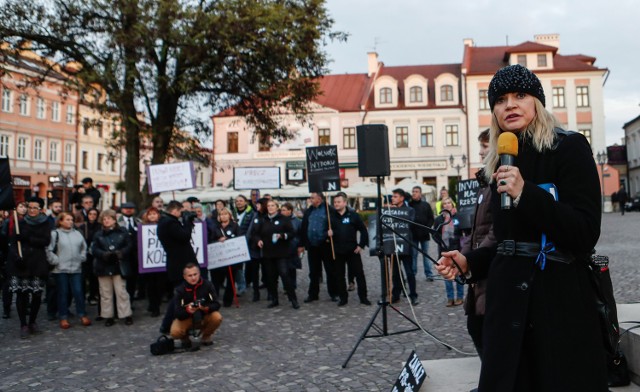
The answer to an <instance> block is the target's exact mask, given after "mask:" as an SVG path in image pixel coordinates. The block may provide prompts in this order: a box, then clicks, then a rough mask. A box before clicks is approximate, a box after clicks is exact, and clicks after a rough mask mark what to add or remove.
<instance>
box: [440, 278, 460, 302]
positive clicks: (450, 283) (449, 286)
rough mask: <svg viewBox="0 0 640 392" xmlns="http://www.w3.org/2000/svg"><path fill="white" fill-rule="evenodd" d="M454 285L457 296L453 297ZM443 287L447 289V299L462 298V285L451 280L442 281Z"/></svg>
mask: <svg viewBox="0 0 640 392" xmlns="http://www.w3.org/2000/svg"><path fill="white" fill-rule="evenodd" d="M454 284H455V285H456V291H457V294H458V295H457V296H456V297H455V298H454V297H453V285H454ZM444 287H445V289H446V290H447V299H463V298H464V285H463V284H460V283H458V282H455V283H454V282H453V281H451V280H445V281H444Z"/></svg>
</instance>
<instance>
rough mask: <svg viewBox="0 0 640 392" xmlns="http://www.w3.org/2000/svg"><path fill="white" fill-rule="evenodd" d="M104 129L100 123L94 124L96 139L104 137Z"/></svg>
mask: <svg viewBox="0 0 640 392" xmlns="http://www.w3.org/2000/svg"><path fill="white" fill-rule="evenodd" d="M103 129H104V125H103V124H102V121H98V122H97V123H96V131H97V132H98V137H99V138H102V136H104V134H103V131H102V130H103Z"/></svg>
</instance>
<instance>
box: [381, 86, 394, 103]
mask: <svg viewBox="0 0 640 392" xmlns="http://www.w3.org/2000/svg"><path fill="white" fill-rule="evenodd" d="M380 103H393V100H392V95H391V89H390V88H389V87H383V88H381V89H380Z"/></svg>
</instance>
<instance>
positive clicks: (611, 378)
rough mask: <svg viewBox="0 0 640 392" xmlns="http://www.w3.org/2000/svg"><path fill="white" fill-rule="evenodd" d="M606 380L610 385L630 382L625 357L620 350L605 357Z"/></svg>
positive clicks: (616, 385) (625, 384)
mask: <svg viewBox="0 0 640 392" xmlns="http://www.w3.org/2000/svg"><path fill="white" fill-rule="evenodd" d="M607 381H608V384H609V386H610V387H624V386H627V385H629V384H630V383H631V380H630V379H629V368H628V367H627V358H626V357H625V356H624V353H623V352H622V351H621V350H618V351H617V352H616V354H615V355H613V356H612V357H609V356H608V357H607Z"/></svg>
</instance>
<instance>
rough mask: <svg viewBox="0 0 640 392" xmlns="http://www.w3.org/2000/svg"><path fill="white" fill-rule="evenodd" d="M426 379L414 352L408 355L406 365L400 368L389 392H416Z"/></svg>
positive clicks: (425, 374)
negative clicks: (400, 370)
mask: <svg viewBox="0 0 640 392" xmlns="http://www.w3.org/2000/svg"><path fill="white" fill-rule="evenodd" d="M426 378H427V373H426V372H425V370H424V367H423V366H422V362H421V361H420V358H418V355H417V354H416V352H415V350H414V351H412V352H411V355H409V359H408V360H407V363H405V365H404V367H403V368H402V372H400V375H399V376H398V379H397V380H396V383H395V384H394V385H393V389H391V392H416V391H419V390H420V387H421V386H422V383H424V380H425V379H426Z"/></svg>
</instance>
